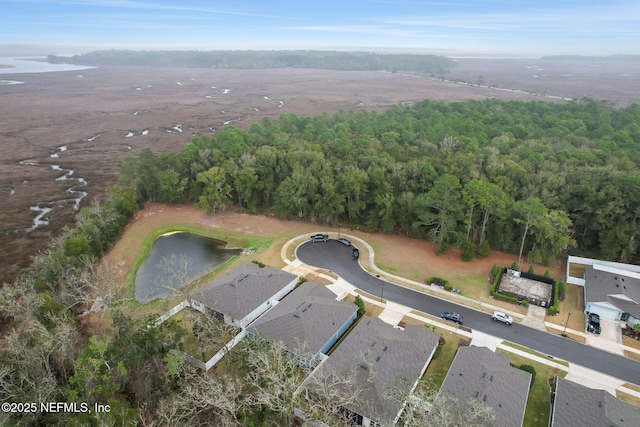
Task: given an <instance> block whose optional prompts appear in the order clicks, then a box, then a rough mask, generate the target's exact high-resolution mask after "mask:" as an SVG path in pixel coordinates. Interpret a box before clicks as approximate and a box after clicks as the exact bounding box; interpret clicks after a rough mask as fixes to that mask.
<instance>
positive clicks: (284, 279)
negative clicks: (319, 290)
mask: <svg viewBox="0 0 640 427" xmlns="http://www.w3.org/2000/svg"><path fill="white" fill-rule="evenodd" d="M297 279H298V277H297V276H296V275H294V274H291V273H287V272H285V271H282V270H278V269H275V268H271V267H260V266H258V265H256V264H253V263H245V264H241V265H240V266H238V267H237V268H234V269H233V270H231V271H229V272H227V273H225V274H223V275H222V276H219V277H217V278H216V279H215V280H214V281H213V282H211V283H209V284H208V285H207V286H205V287H204V288H201V289H198V290H197V291H195V292H193V294H191V295H190V297H189V302H190V305H191V306H192V307H194V308H196V309H198V310H200V311H202V312H204V313H206V314H209V315H212V316H214V317H215V318H217V319H218V320H220V321H224V322H225V323H227V324H229V325H232V326H235V327H236V328H239V329H244V328H246V327H247V326H248V325H249V324H250V323H251V322H253V321H254V320H255V319H256V318H257V317H258V316H260V315H261V314H262V313H264V312H265V311H267V310H268V309H269V308H271V307H272V306H274V305H275V304H277V302H278V301H279V300H281V299H282V298H283V297H284V296H285V295H286V294H288V293H289V292H291V290H293V288H294V287H295V285H296V282H297Z"/></svg>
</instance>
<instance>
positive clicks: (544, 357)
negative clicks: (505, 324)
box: [502, 341, 569, 368]
mask: <svg viewBox="0 0 640 427" xmlns="http://www.w3.org/2000/svg"><path fill="white" fill-rule="evenodd" d="M502 345H505V346H507V347H512V348H515V349H516V350H520V351H524V352H525V353H527V354H530V355H532V356H537V357H540V358H541V359H548V360H550V361H553V362H554V363H557V364H558V365H563V366H566V367H567V368H568V367H569V362H567V361H564V360H560V359H554V358H552V357H551V358H550V357H549V356H547V355H546V354H544V353H540V352H537V351H535V350H531V349H530V348H527V347H523V346H521V345H518V344H515V343H512V342H509V341H502Z"/></svg>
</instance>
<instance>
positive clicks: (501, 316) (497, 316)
mask: <svg viewBox="0 0 640 427" xmlns="http://www.w3.org/2000/svg"><path fill="white" fill-rule="evenodd" d="M491 318H492V319H493V320H498V321H500V322H502V323H505V324H507V325H509V326H511V324H512V323H513V319H512V318H511V316H509V315H508V314H507V313H503V312H501V311H494V312H493V314H492V315H491Z"/></svg>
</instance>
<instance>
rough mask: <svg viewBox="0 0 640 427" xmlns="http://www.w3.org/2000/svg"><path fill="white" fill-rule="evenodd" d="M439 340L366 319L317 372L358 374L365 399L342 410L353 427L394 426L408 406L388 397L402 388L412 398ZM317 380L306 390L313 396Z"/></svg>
mask: <svg viewBox="0 0 640 427" xmlns="http://www.w3.org/2000/svg"><path fill="white" fill-rule="evenodd" d="M439 339H440V336H439V335H438V334H436V333H435V332H433V331H431V330H429V329H427V328H426V327H424V326H417V325H408V326H407V327H406V328H405V330H400V329H396V328H394V327H392V326H390V325H388V324H387V323H384V322H383V321H382V320H380V319H378V318H367V317H365V318H363V319H362V320H361V321H360V322H359V323H358V324H357V325H356V326H355V327H354V328H353V329H352V330H351V332H349V334H348V335H347V336H346V337H345V338H344V339H343V340H342V342H341V343H340V345H338V346H337V347H336V349H335V350H334V351H333V352H332V353H331V355H329V357H328V358H327V359H326V360H325V361H324V362H323V363H322V364H321V365H320V366H319V368H318V369H316V370H315V371H314V373H313V374H312V377H313V376H319V377H317V378H316V380H317V381H318V382H322V377H323V376H330V375H332V374H333V373H336V374H338V375H339V374H342V373H349V372H355V375H356V377H355V378H356V382H357V383H358V384H357V385H358V386H359V387H362V390H363V391H362V399H361V400H360V403H358V404H349V405H347V406H346V407H344V408H343V409H344V410H345V412H347V413H348V414H349V416H350V418H351V420H352V422H353V424H355V425H363V426H373V425H378V423H380V424H382V425H390V424H395V423H396V422H397V420H398V419H399V417H400V415H401V414H402V410H403V409H404V403H403V402H400V401H397V399H393V398H391V397H389V391H390V390H391V389H392V388H394V387H398V388H400V389H401V393H402V395H404V396H409V394H410V393H411V392H413V390H414V389H415V387H416V386H417V384H418V381H419V380H420V378H421V377H422V375H423V374H424V372H425V370H426V369H427V366H428V365H429V362H430V361H431V358H432V357H433V354H434V352H435V350H436V348H437V346H438V342H439ZM313 381H314V380H313V378H312V379H310V380H309V385H308V388H309V389H310V390H309V391H310V394H312V393H313Z"/></svg>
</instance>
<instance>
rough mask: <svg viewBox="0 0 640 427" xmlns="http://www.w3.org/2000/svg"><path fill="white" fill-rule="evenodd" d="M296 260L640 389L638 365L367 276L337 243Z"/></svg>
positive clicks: (305, 248)
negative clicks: (458, 316)
mask: <svg viewBox="0 0 640 427" xmlns="http://www.w3.org/2000/svg"><path fill="white" fill-rule="evenodd" d="M296 254H297V257H298V258H299V259H300V260H301V261H302V262H304V263H306V264H309V265H312V266H315V267H320V268H324V269H327V270H331V271H333V272H335V273H337V274H339V275H340V276H341V277H342V278H344V279H345V280H347V281H348V282H350V283H351V284H353V285H354V286H356V287H358V288H360V289H362V290H363V291H365V292H368V293H369V294H371V295H374V296H377V297H380V298H381V299H386V300H388V301H393V302H395V303H398V304H401V305H405V306H407V307H411V308H413V309H416V310H419V311H422V312H424V313H428V314H431V315H434V316H440V313H442V312H443V311H455V312H457V313H460V314H461V315H462V316H463V318H464V326H466V327H469V328H472V329H476V330H478V331H481V332H484V333H487V334H490V335H494V336H497V337H500V338H502V339H505V340H507V341H511V342H513V343H516V344H520V345H523V346H525V347H528V348H531V349H534V350H537V351H539V352H541V353H544V354H548V355H550V356H553V357H556V358H559V359H562V360H566V361H569V362H571V363H576V364H578V365H581V366H584V367H586V368H589V369H593V370H594V371H598V372H602V373H604V374H607V375H611V376H613V377H615V378H618V379H621V380H624V381H628V382H631V383H634V384H640V363H639V362H636V361H634V360H632V359H628V358H626V357H623V356H618V355H616V354H613V353H609V352H607V351H603V350H600V349H597V348H594V347H589V346H586V345H584V344H581V343H578V342H575V341H572V340H571V339H568V338H563V337H561V336H559V335H554V334H549V333H545V332H542V331H539V330H537V329H532V328H529V327H526V326H522V325H520V324H517V323H514V324H513V325H512V326H507V325H505V324H503V323H500V322H495V321H493V320H492V319H491V316H490V315H488V314H487V313H482V312H479V311H477V310H474V309H471V308H467V307H465V306H461V305H458V304H455V303H453V302H449V301H446V300H443V299H440V298H437V297H433V296H431V295H426V294H423V293H421V292H417V291H414V290H411V289H407V288H403V287H402V286H397V285H394V284H392V283H389V282H387V281H384V280H381V279H380V278H378V277H375V276H372V275H371V274H369V273H368V272H366V271H364V270H363V269H362V267H360V264H359V263H358V262H357V261H354V260H353V259H352V258H351V248H350V247H347V246H345V245H343V244H341V243H338V242H337V241H336V240H329V241H327V242H316V243H312V242H307V243H304V244H302V245H300V246H299V247H298V249H297V252H296Z"/></svg>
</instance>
